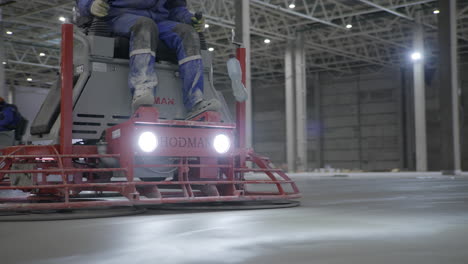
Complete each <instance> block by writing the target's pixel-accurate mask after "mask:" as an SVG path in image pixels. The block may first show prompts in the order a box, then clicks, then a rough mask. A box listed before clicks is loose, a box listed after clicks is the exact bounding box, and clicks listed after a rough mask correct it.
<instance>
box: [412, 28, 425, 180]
mask: <svg viewBox="0 0 468 264" xmlns="http://www.w3.org/2000/svg"><path fill="white" fill-rule="evenodd" d="M413 50H414V52H419V53H420V54H421V55H422V58H421V59H420V60H416V61H413V80H414V117H415V118H414V121H415V123H414V127H415V134H416V137H415V144H416V171H419V172H425V171H427V139H426V138H427V135H426V92H425V89H426V83H425V80H424V64H425V59H424V54H425V53H424V32H423V27H422V25H421V24H419V23H418V24H416V25H415V28H414V41H413Z"/></svg>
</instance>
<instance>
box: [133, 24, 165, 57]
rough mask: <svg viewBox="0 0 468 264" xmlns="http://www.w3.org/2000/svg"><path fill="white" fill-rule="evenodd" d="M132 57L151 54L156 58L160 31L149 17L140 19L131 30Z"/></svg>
mask: <svg viewBox="0 0 468 264" xmlns="http://www.w3.org/2000/svg"><path fill="white" fill-rule="evenodd" d="M131 32H132V36H131V44H130V57H131V56H134V55H138V54H148V53H150V54H151V55H153V56H154V57H156V49H157V46H158V36H159V30H158V26H157V25H156V23H155V22H154V21H153V20H152V19H151V18H147V17H141V18H139V19H138V20H137V21H136V22H135V24H134V25H133V26H132V28H131Z"/></svg>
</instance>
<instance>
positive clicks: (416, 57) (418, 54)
mask: <svg viewBox="0 0 468 264" xmlns="http://www.w3.org/2000/svg"><path fill="white" fill-rule="evenodd" d="M422 58H423V55H422V54H421V52H419V51H415V52H413V53H411V59H412V60H413V61H420V60H422Z"/></svg>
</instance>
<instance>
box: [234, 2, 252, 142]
mask: <svg viewBox="0 0 468 264" xmlns="http://www.w3.org/2000/svg"><path fill="white" fill-rule="evenodd" d="M235 9H236V19H235V21H236V35H235V42H236V43H241V44H242V47H243V48H245V49H246V55H245V62H246V65H245V87H246V88H247V92H248V95H249V99H248V100H247V101H246V102H245V113H246V114H245V122H246V131H245V135H246V145H247V146H246V147H247V148H252V146H253V140H252V121H253V111H252V78H251V76H252V66H251V54H250V52H251V49H250V1H249V0H236V1H235Z"/></svg>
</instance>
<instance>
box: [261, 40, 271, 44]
mask: <svg viewBox="0 0 468 264" xmlns="http://www.w3.org/2000/svg"><path fill="white" fill-rule="evenodd" d="M263 42H265V44H270V43H271V40H270V39H265V40H264V41H263Z"/></svg>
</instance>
